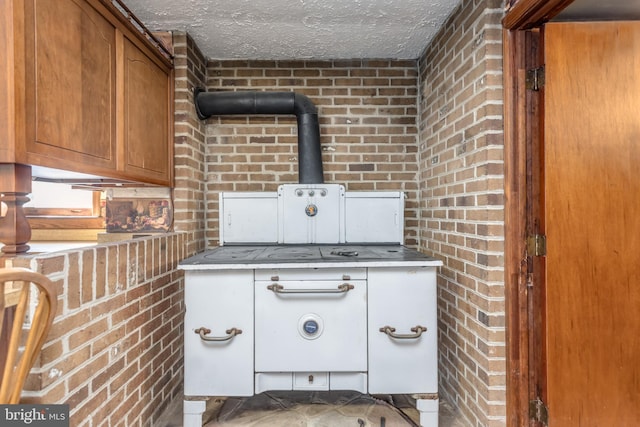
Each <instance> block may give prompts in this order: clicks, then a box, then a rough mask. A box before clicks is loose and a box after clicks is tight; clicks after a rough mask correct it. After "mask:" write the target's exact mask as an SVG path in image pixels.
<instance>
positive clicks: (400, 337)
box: [380, 325, 427, 340]
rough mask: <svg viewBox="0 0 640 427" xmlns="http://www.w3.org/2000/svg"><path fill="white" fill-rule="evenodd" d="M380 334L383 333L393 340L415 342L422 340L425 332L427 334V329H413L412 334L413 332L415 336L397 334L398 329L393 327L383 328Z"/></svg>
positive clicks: (415, 327)
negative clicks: (421, 337)
mask: <svg viewBox="0 0 640 427" xmlns="http://www.w3.org/2000/svg"><path fill="white" fill-rule="evenodd" d="M380 332H382V333H383V334H387V335H389V336H390V337H391V338H395V339H397V340H414V339H417V338H420V336H421V335H422V333H423V332H427V328H426V327H424V326H420V325H418V326H414V327H413V328H411V332H413V334H396V333H395V332H396V328H392V327H391V326H383V327H382V328H380Z"/></svg>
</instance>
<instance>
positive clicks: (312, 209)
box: [304, 203, 318, 216]
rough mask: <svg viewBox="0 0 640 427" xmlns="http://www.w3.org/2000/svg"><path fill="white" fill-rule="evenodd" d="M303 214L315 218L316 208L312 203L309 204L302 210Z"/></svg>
mask: <svg viewBox="0 0 640 427" xmlns="http://www.w3.org/2000/svg"><path fill="white" fill-rule="evenodd" d="M304 213H306V214H307V216H316V215H317V214H318V207H317V206H316V205H314V204H313V203H309V204H308V205H307V207H306V208H304Z"/></svg>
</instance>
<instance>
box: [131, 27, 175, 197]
mask: <svg viewBox="0 0 640 427" xmlns="http://www.w3.org/2000/svg"><path fill="white" fill-rule="evenodd" d="M122 60H123V65H122V66H123V74H122V79H123V80H122V85H123V94H122V102H123V103H124V104H123V106H122V108H123V123H122V125H123V129H122V140H123V141H122V142H123V145H122V156H121V161H122V166H121V168H122V169H123V170H124V172H125V173H126V174H127V175H131V176H132V177H133V178H140V179H144V180H145V181H147V182H154V183H157V184H160V185H168V186H171V170H172V168H173V165H172V161H171V158H172V151H171V150H172V147H173V144H172V140H170V138H171V135H170V127H171V125H170V120H172V119H173V117H170V111H171V89H170V84H171V83H172V82H171V79H170V70H168V69H165V68H163V67H162V66H160V64H159V62H157V61H155V60H154V59H152V56H151V54H150V53H148V52H147V51H146V49H143V48H141V47H139V46H138V45H136V44H134V43H133V42H132V41H131V40H129V39H128V38H127V37H126V36H125V37H124V41H123V58H122Z"/></svg>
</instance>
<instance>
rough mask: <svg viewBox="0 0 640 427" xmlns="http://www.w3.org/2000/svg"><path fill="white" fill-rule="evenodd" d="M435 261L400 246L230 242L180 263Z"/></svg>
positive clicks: (190, 264)
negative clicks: (242, 243) (236, 243)
mask: <svg viewBox="0 0 640 427" xmlns="http://www.w3.org/2000/svg"><path fill="white" fill-rule="evenodd" d="M406 261H423V262H424V261H437V260H436V259H435V258H432V257H429V256H427V255H424V254H423V253H421V252H418V251H416V250H413V249H409V248H407V247H405V246H402V245H318V244H313V245H264V246H260V245H255V246H254V245H230V246H220V247H218V248H216V249H212V250H208V251H205V252H203V253H201V254H198V255H196V256H193V257H191V258H188V259H186V260H184V261H183V262H182V263H181V266H183V267H185V266H195V265H224V264H282V263H286V264H309V263H311V264H323V263H372V262H406Z"/></svg>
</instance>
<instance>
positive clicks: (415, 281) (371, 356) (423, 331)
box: [180, 184, 442, 427]
mask: <svg viewBox="0 0 640 427" xmlns="http://www.w3.org/2000/svg"><path fill="white" fill-rule="evenodd" d="M220 201H221V203H220V206H221V214H220V223H221V224H222V226H221V227H222V229H221V236H222V239H221V240H222V241H223V243H224V245H223V246H221V247H219V248H216V249H213V250H211V251H207V252H204V253H202V254H199V255H197V256H194V257H192V258H189V259H187V260H185V261H183V262H182V263H181V266H180V267H181V268H182V269H183V270H185V306H186V316H185V341H184V343H185V349H184V351H185V383H184V393H185V402H184V425H185V426H187V427H195V426H198V427H200V426H201V425H202V419H201V418H202V413H203V412H204V409H205V401H206V398H207V397H208V396H252V395H254V394H258V393H262V392H265V391H271V390H299V391H305V390H306V391H311V390H313V391H323V390H324V391H328V390H355V391H359V392H361V393H369V394H412V395H415V397H416V402H417V408H418V410H419V411H420V414H421V418H420V422H421V425H423V426H433V427H435V426H437V425H438V394H437V392H438V384H437V378H438V376H437V319H436V268H437V267H438V266H439V265H442V263H441V262H440V261H438V260H436V259H433V258H430V257H427V256H425V255H423V254H421V253H419V252H417V251H414V250H411V249H408V248H406V247H404V246H402V244H401V243H402V232H403V226H402V224H403V222H404V220H403V209H404V208H403V206H404V198H403V195H402V193H399V192H384V193H382V192H375V193H374V192H365V193H354V194H349V193H348V192H345V191H344V189H343V187H342V186H339V185H330V184H313V185H299V184H290V185H285V186H281V187H280V188H279V189H278V192H277V193H222V195H221V197H220ZM258 223H260V224H258Z"/></svg>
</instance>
